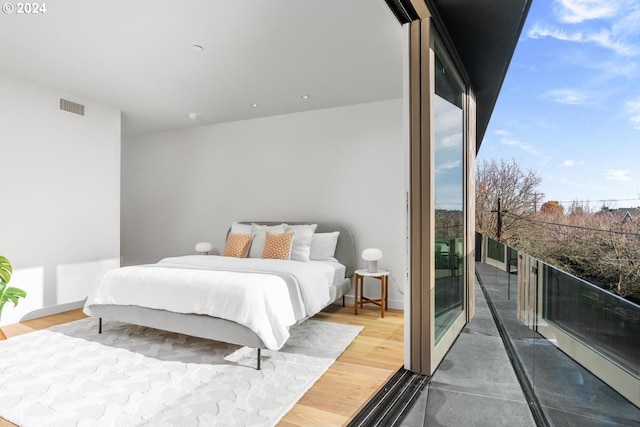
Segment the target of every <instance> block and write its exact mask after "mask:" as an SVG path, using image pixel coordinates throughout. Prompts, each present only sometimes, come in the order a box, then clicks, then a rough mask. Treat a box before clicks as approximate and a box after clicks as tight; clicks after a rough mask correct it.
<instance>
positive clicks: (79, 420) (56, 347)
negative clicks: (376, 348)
mask: <svg viewBox="0 0 640 427" xmlns="http://www.w3.org/2000/svg"><path fill="white" fill-rule="evenodd" d="M361 330H362V328H361V327H357V326H350V325H341V324H336V323H328V322H321V321H314V320H307V321H306V322H304V323H302V324H300V325H296V326H294V327H293V328H292V330H291V338H290V339H289V341H288V342H287V344H286V345H285V346H284V347H283V348H282V349H281V350H280V351H278V352H274V351H269V350H263V351H262V370H260V371H258V370H256V369H255V365H256V354H257V351H256V350H254V349H250V348H246V347H239V346H235V345H230V344H223V343H219V342H215V341H209V340H204V339H199V338H193V337H187V336H184V335H179V334H174V333H170V332H165V331H158V330H155V329H150V328H143V327H139V326H133V325H127V324H123V323H119V322H113V321H112V322H105V325H104V332H103V333H102V334H100V335H99V334H98V333H97V319H83V320H78V321H76V322H72V323H68V324H64V325H60V326H55V327H52V328H49V329H45V330H42V331H37V332H33V333H29V334H26V335H21V336H18V337H15V338H11V339H9V340H6V341H0V416H2V417H3V418H5V419H7V420H9V421H12V422H14V423H16V424H18V425H20V426H22V427H29V426H37V427H41V426H64V427H66V426H96V425H99V426H118V427H122V426H140V425H152V426H269V425H274V424H276V423H277V422H278V420H280V418H282V416H283V415H284V414H285V413H287V412H288V411H289V409H291V408H292V407H293V405H294V404H295V403H296V402H297V401H298V399H300V397H301V396H302V395H303V394H304V393H305V392H306V391H307V390H308V389H309V388H310V387H311V386H312V385H313V384H314V383H315V382H316V381H317V380H318V378H320V376H321V375H322V374H323V373H324V372H325V371H326V370H327V368H328V367H329V366H330V365H331V364H332V363H333V362H334V361H335V359H336V358H337V357H338V356H339V355H340V354H341V353H342V352H343V351H344V350H345V349H346V348H347V346H348V345H349V344H350V343H351V342H352V341H353V340H354V339H355V337H356V336H357V335H358V334H359V333H360V331H361Z"/></svg>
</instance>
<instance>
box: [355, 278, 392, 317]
mask: <svg viewBox="0 0 640 427" xmlns="http://www.w3.org/2000/svg"><path fill="white" fill-rule="evenodd" d="M365 277H373V278H374V279H378V280H380V298H379V299H372V298H367V297H365V296H364V278H365ZM355 278H356V283H355V285H356V289H355V294H356V295H355V299H354V301H355V303H354V307H355V313H356V314H358V307H362V306H363V305H364V304H375V305H378V306H380V314H381V315H382V317H384V311H385V310H387V309H388V305H389V295H388V293H389V285H388V283H389V280H388V279H389V272H388V271H386V270H378V271H376V272H375V273H371V272H369V271H367V270H356V272H355Z"/></svg>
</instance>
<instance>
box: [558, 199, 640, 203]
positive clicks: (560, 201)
mask: <svg viewBox="0 0 640 427" xmlns="http://www.w3.org/2000/svg"><path fill="white" fill-rule="evenodd" d="M549 201H556V202H558V203H574V202H575V203H592V202H601V203H605V202H612V203H613V202H633V201H640V198H635V199H599V200H553V199H550V200H549Z"/></svg>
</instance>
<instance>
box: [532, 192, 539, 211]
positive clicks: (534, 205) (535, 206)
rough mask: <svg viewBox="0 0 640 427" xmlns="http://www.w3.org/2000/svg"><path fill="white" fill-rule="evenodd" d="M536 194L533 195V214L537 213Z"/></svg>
mask: <svg viewBox="0 0 640 427" xmlns="http://www.w3.org/2000/svg"><path fill="white" fill-rule="evenodd" d="M538 194H540V193H538V192H535V193H533V213H536V212H538Z"/></svg>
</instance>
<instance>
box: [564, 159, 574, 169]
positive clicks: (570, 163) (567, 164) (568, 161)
mask: <svg viewBox="0 0 640 427" xmlns="http://www.w3.org/2000/svg"><path fill="white" fill-rule="evenodd" d="M575 164H576V161H575V160H571V159H568V160H565V161H564V162H562V166H564V167H565V168H570V167H571V166H574V165H575Z"/></svg>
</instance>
